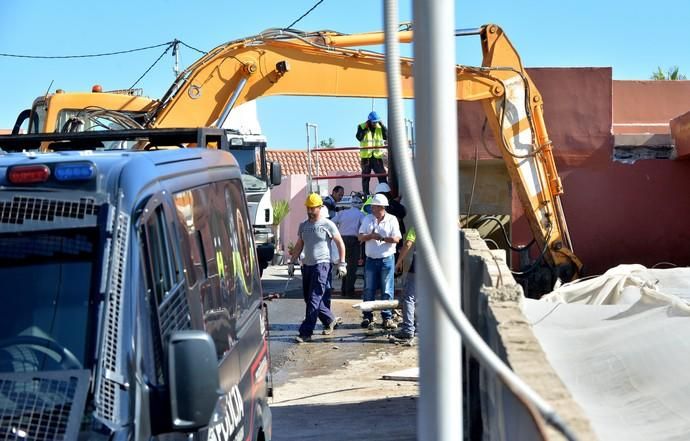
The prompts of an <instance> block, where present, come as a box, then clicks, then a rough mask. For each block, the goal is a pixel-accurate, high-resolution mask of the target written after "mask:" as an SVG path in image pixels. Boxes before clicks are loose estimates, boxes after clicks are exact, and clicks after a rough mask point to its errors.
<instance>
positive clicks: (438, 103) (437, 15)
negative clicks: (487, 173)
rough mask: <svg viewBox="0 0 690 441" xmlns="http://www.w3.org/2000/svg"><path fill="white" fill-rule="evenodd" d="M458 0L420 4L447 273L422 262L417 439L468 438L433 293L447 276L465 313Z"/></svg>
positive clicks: (451, 348) (452, 334) (419, 119)
mask: <svg viewBox="0 0 690 441" xmlns="http://www.w3.org/2000/svg"><path fill="white" fill-rule="evenodd" d="M454 17H455V11H454V2H453V0H434V1H424V0H414V6H413V23H414V29H416V30H418V31H417V32H415V36H414V57H415V62H414V78H415V81H414V92H415V103H414V109H415V123H416V131H417V145H418V148H417V151H416V153H417V157H416V169H417V176H418V179H419V188H420V194H421V198H422V201H423V204H424V211H425V214H426V217H427V219H428V222H429V231H430V234H431V240H432V242H433V243H434V244H435V245H436V250H437V253H438V256H439V260H440V262H441V265H442V267H441V268H431V267H430V266H429V262H427V261H426V259H424V260H421V262H420V263H421V268H420V269H419V270H418V272H417V291H418V292H419V293H421V294H420V295H419V316H420V320H419V322H420V332H419V336H420V345H419V351H420V354H419V359H420V362H419V367H420V372H419V375H420V401H419V407H418V409H419V412H418V416H417V421H418V425H417V439H420V440H462V439H463V435H462V434H463V421H462V370H461V369H462V363H461V354H462V348H461V341H460V335H459V334H458V332H457V330H455V328H454V327H453V326H452V325H451V322H450V320H449V319H448V317H446V315H445V314H444V313H443V311H442V309H441V306H440V305H439V303H438V302H437V301H436V300H435V298H434V296H431V295H426V294H425V293H428V292H430V291H431V290H433V289H435V288H434V287H433V286H434V285H433V282H432V279H431V277H430V273H431V272H432V271H443V273H444V275H445V278H446V280H447V281H448V284H449V287H448V289H449V292H448V293H446V294H447V295H448V297H449V298H451V299H452V302H453V305H454V306H456V307H457V310H458V311H460V304H461V303H460V243H459V231H458V227H457V219H458V214H459V188H458V145H457V136H458V135H457V126H458V121H457V103H456V101H455V81H456V78H455V39H454V31H455V28H454Z"/></svg>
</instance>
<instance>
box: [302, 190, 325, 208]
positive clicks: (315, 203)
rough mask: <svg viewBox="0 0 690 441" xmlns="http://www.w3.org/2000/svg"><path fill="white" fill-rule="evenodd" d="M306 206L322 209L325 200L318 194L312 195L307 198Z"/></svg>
mask: <svg viewBox="0 0 690 441" xmlns="http://www.w3.org/2000/svg"><path fill="white" fill-rule="evenodd" d="M304 205H305V206H306V207H307V208H314V207H320V206H322V205H323V200H322V199H321V196H319V195H318V193H312V194H310V195H309V196H307V200H306V202H304Z"/></svg>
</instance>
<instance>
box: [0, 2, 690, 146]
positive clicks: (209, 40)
mask: <svg viewBox="0 0 690 441" xmlns="http://www.w3.org/2000/svg"><path fill="white" fill-rule="evenodd" d="M316 1H317V0H264V1H261V0H253V1H246V0H245V1H238V0H232V1H231V0H226V1H213V0H196V1H188V0H187V1H181V0H139V1H136V2H135V1H130V0H119V1H117V2H94V1H89V2H87V1H81V0H64V1H61V2H56V1H54V0H50V1H47V0H31V1H29V0H0V53H12V54H22V55H53V56H54V55H80V54H90V53H104V52H113V51H120V50H127V49H132V48H138V47H144V46H150V45H154V44H159V43H164V42H167V41H170V40H173V39H175V38H177V39H179V40H182V41H183V42H185V43H187V44H189V45H191V46H193V47H196V48H199V49H202V50H209V49H211V48H213V47H215V46H217V45H219V44H221V43H223V42H226V41H230V40H234V39H237V38H240V37H243V36H247V35H252V34H256V33H258V32H260V31H262V30H264V29H267V28H274V27H284V26H287V25H288V24H290V23H291V22H292V21H294V20H295V19H297V18H298V17H299V16H300V15H302V14H303V13H304V12H306V11H307V10H308V9H309V8H310V7H311V6H313V5H314V4H315V3H316ZM399 3H400V19H401V21H410V20H411V19H412V3H411V1H407V0H400V2H399ZM611 3H613V4H614V5H613V6H612V5H610V4H611ZM382 10H383V3H382V1H371V0H369V1H364V0H348V1H343V0H324V1H323V2H322V3H321V4H320V5H319V6H318V7H317V8H316V9H315V10H314V11H312V12H311V13H310V14H309V15H308V16H307V17H306V18H304V19H302V20H301V21H300V22H299V23H298V24H297V25H296V26H295V28H297V29H302V30H308V31H313V30H318V29H333V30H337V31H340V32H344V33H354V32H364V31H372V30H379V29H382V28H383V18H382ZM484 23H496V24H498V25H500V26H501V27H503V29H504V30H505V31H506V33H507V34H508V36H509V37H510V39H511V41H512V42H513V44H514V45H515V46H516V47H517V50H518V52H519V53H520V54H521V56H522V59H523V63H524V64H525V65H526V66H528V67H552V66H554V67H555V66H558V67H570V66H597V67H603V66H611V67H613V76H614V79H623V80H630V79H647V78H648V77H649V76H650V74H651V73H652V72H653V71H654V70H656V68H657V66H661V67H662V68H664V69H666V68H667V67H669V66H671V65H678V66H679V67H680V70H681V72H682V73H685V74H686V75H690V51H688V48H687V42H688V33H687V26H688V23H690V6H688V4H687V2H686V1H684V0H668V1H666V2H662V3H655V2H643V1H639V0H630V1H626V2H606V1H595V0H580V1H572V0H564V1H560V2H546V1H537V0H525V1H522V2H517V1H510V0H494V1H492V2H467V1H457V2H455V24H456V28H472V27H477V26H479V25H481V24H484ZM163 49H164V48H158V49H151V50H148V51H143V52H137V53H133V54H127V55H118V56H111V57H102V58H89V59H77V60H74V59H72V60H35V59H17V58H7V57H0V84H2V86H3V87H2V90H3V98H2V106H1V107H0V128H10V127H11V126H12V125H13V124H14V120H15V118H16V115H17V114H18V113H19V112H20V111H21V110H22V109H24V108H27V107H29V106H30V105H31V102H32V101H33V99H34V98H35V97H36V96H39V95H42V94H44V93H45V92H46V89H47V88H48V85H49V84H50V82H51V81H54V83H53V87H52V89H51V91H54V90H55V89H56V88H61V89H64V90H68V91H87V90H90V88H91V86H92V85H93V84H96V83H98V84H102V85H103V88H104V89H105V90H109V89H119V88H127V87H129V86H130V85H131V84H132V83H133V82H134V81H136V79H137V78H139V76H140V75H141V74H143V73H144V71H145V70H146V69H147V68H148V67H149V66H150V65H151V64H152V63H153V62H154V61H155V60H156V58H158V56H159V55H160V54H161V53H162V51H163ZM480 52H481V50H480V47H479V41H478V39H477V38H476V37H472V38H464V39H461V40H458V45H457V60H456V61H457V62H458V63H461V64H479V62H480ZM199 56H200V54H199V53H197V52H194V51H192V50H189V49H182V51H181V60H180V61H181V68H184V67H186V66H187V65H188V64H190V63H192V62H193V61H194V60H196V59H197V58H198V57H199ZM172 66H173V59H172V56H170V55H166V56H165V57H164V58H163V59H162V60H161V61H160V62H159V63H158V64H157V65H156V66H155V67H154V68H153V69H152V70H151V72H150V73H149V74H148V75H146V76H145V77H144V79H143V80H142V81H141V82H140V83H139V84H138V85H137V87H143V89H144V94H145V95H147V96H150V97H153V98H159V97H161V96H162V95H163V93H164V92H165V90H166V89H167V88H168V87H169V86H170V84H171V83H172V81H173V79H174V75H173V71H172ZM371 106H372V101H371V100H370V99H339V100H336V99H333V98H298V97H271V98H267V99H262V100H259V102H258V110H259V118H260V120H261V124H262V127H263V130H264V132H265V134H266V136H267V137H268V140H269V145H270V146H272V147H274V148H304V147H305V145H306V135H305V123H307V122H309V123H315V124H317V125H318V127H319V137H320V138H321V139H325V138H328V137H331V138H334V139H335V141H336V144H338V145H341V146H352V145H355V144H356V141H355V139H354V132H355V126H356V124H357V123H359V122H361V121H362V120H364V119H365V118H366V114H367V113H368V112H369V111H370V110H371ZM546 106H547V109H546V111H547V112H548V103H546ZM374 107H375V108H376V110H377V111H380V112H381V113H382V114H383V115H384V116H385V102H384V101H382V100H378V101H376V102H374ZM688 107H689V108H690V103H689V106H688ZM407 109H408V111H409V112H410V115H409V117H413V115H412V114H411V112H412V106H411V105H408V106H407Z"/></svg>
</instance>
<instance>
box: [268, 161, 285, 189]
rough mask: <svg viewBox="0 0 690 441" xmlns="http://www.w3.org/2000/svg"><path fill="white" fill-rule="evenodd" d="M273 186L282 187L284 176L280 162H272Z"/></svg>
mask: <svg viewBox="0 0 690 441" xmlns="http://www.w3.org/2000/svg"><path fill="white" fill-rule="evenodd" d="M270 170H271V185H280V182H281V181H282V179H283V176H282V174H281V171H280V162H271V165H270Z"/></svg>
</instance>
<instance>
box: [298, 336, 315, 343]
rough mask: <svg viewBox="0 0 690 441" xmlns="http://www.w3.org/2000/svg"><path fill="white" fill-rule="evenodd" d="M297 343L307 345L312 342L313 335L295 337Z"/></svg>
mask: <svg viewBox="0 0 690 441" xmlns="http://www.w3.org/2000/svg"><path fill="white" fill-rule="evenodd" d="M295 341H296V342H297V343H307V342H310V341H311V335H298V336H297V337H295Z"/></svg>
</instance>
